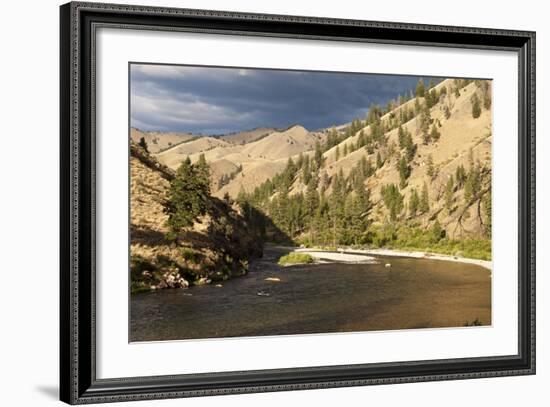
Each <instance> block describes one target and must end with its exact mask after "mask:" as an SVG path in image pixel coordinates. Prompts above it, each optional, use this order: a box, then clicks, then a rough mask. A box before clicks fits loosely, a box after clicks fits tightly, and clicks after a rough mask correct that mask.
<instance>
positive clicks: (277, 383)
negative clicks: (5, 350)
mask: <svg viewBox="0 0 550 407" xmlns="http://www.w3.org/2000/svg"><path fill="white" fill-rule="evenodd" d="M60 21H61V38H60V50H61V51H60V59H61V60H60V66H61V68H60V103H61V107H60V120H61V124H60V128H61V135H60V137H61V165H60V167H61V172H60V180H61V196H60V198H61V205H60V211H61V212H60V217H61V224H60V231H61V243H60V259H61V260H60V261H61V270H60V292H61V301H60V305H61V307H60V338H61V340H60V395H61V400H63V401H65V402H67V403H71V404H83V403H98V402H111V401H125V400H142V399H161V398H173V397H189V396H204V395H219V394H230V393H248V392H265V391H279V390H297V389H313V388H327V387H339V386H356V385H370V384H387V383H403V382H416V381H429V380H449V379H469V378H476V377H492V376H506V375H524V374H534V373H535V33H534V32H525V31H510V30H496V29H481V28H469V27H449V26H433V25H418V24H404V23H389V22H372V21H356V20H340V19H338V20H337V19H327V18H311V17H296V16H282V15H262V14H246V13H232V12H223V11H206V10H189V9H168V8H156V7H143V6H128V5H115V4H97V3H81V2H76V3H74V2H73V3H68V4H65V5H63V6H61V8H60ZM102 26H113V27H119V28H125V29H138V30H139V29H141V30H175V31H188V32H203V33H218V34H233V35H234V34H237V35H253V36H264V37H287V38H300V39H324V40H332V41H356V42H375V43H391V44H403V45H417V46H425V45H429V46H441V47H454V48H475V49H487V50H509V51H515V52H517V54H518V57H519V58H518V60H519V105H518V109H519V128H518V135H519V137H518V140H517V142H518V145H519V168H518V177H519V191H518V200H519V235H518V247H519V264H518V273H519V287H518V296H519V338H518V341H519V350H518V354H516V355H509V356H502V357H476V358H466V359H445V360H424V361H415V362H402V363H399V362H392V363H377V364H363V365H349V366H341V365H340V366H325V367H304V368H292V369H270V370H258V371H242V372H230V373H207V374H206V373H205V374H188V375H177V376H154V377H153V376H151V377H135V378H116V379H115V378H113V379H97V378H96V373H95V366H96V359H95V356H96V353H95V195H94V193H95V117H94V115H95V97H94V92H95V43H94V38H95V30H96V28H97V27H102ZM510 141H511V140H510Z"/></svg>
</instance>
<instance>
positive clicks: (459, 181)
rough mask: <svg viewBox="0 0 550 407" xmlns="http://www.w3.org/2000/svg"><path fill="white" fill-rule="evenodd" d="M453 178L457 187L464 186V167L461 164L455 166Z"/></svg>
mask: <svg viewBox="0 0 550 407" xmlns="http://www.w3.org/2000/svg"><path fill="white" fill-rule="evenodd" d="M455 179H456V185H457V186H458V188H462V187H463V186H464V183H465V182H466V169H465V168H464V166H463V165H462V164H460V165H459V166H458V167H456V171H455Z"/></svg>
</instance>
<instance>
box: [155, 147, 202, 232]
mask: <svg viewBox="0 0 550 407" xmlns="http://www.w3.org/2000/svg"><path fill="white" fill-rule="evenodd" d="M199 161H200V160H199ZM203 165H204V164H203V163H200V162H199V164H197V165H196V166H195V165H192V164H191V161H190V160H189V157H187V159H186V160H184V161H182V163H181V164H180V166H179V168H178V170H177V171H176V176H175V178H174V179H173V180H172V181H171V183H170V191H169V195H168V200H167V203H166V206H165V208H164V210H165V212H166V213H167V214H168V220H167V222H166V224H167V226H168V227H169V228H170V231H171V232H172V236H175V238H176V240H177V234H178V233H179V232H180V231H181V230H182V229H183V228H186V227H189V226H191V225H193V222H194V221H195V219H197V218H198V217H199V216H200V215H204V214H205V213H206V210H207V205H208V198H209V195H210V177H209V171H208V169H206V168H204V167H203ZM207 166H208V165H207V164H206V167H207Z"/></svg>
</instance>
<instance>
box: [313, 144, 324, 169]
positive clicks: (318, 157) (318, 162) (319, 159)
mask: <svg viewBox="0 0 550 407" xmlns="http://www.w3.org/2000/svg"><path fill="white" fill-rule="evenodd" d="M314 157H315V166H316V168H317V169H320V168H321V167H322V166H323V152H322V151H321V143H319V141H316V142H315V155H314Z"/></svg>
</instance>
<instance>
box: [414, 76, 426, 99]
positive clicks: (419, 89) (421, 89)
mask: <svg viewBox="0 0 550 407" xmlns="http://www.w3.org/2000/svg"><path fill="white" fill-rule="evenodd" d="M424 93H425V86H424V81H423V80H422V79H420V80H419V81H418V83H417V84H416V97H424Z"/></svg>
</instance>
